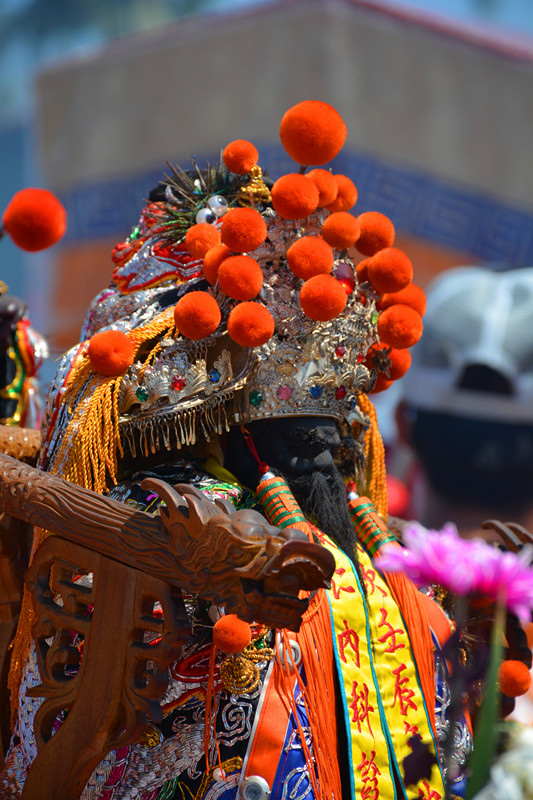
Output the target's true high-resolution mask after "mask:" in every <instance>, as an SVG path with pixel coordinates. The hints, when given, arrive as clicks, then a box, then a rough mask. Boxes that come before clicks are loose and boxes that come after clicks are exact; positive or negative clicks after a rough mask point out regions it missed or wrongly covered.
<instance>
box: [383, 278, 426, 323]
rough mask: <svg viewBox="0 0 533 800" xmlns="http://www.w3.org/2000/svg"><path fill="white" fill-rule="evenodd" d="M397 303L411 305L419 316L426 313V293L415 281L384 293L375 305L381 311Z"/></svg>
mask: <svg viewBox="0 0 533 800" xmlns="http://www.w3.org/2000/svg"><path fill="white" fill-rule="evenodd" d="M397 303H402V305H404V306H411V308H414V310H415V311H418V313H419V314H420V316H421V317H423V316H424V314H425V313H426V307H427V300H426V295H425V294H424V292H423V290H422V289H421V288H420V286H417V285H416V283H410V284H409V286H406V287H405V289H400V291H399V292H393V293H388V292H387V293H385V294H384V295H383V297H381V299H380V300H379V302H378V303H377V304H376V305H377V308H378V309H379V310H380V311H383V310H384V309H385V308H388V307H389V306H394V305H396V304H397Z"/></svg>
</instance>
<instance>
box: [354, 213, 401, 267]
mask: <svg viewBox="0 0 533 800" xmlns="http://www.w3.org/2000/svg"><path fill="white" fill-rule="evenodd" d="M357 219H358V220H359V224H360V225H361V235H360V236H359V239H358V240H357V244H356V245H355V246H356V247H357V249H358V250H359V252H360V253H362V254H363V255H364V256H373V255H374V254H375V253H377V252H378V250H383V248H384V247H391V246H392V245H393V244H394V237H395V235H396V234H395V231H394V225H393V224H392V222H391V221H390V219H389V218H388V217H386V216H385V214H380V213H379V211H365V213H364V214H359V216H358V217H357Z"/></svg>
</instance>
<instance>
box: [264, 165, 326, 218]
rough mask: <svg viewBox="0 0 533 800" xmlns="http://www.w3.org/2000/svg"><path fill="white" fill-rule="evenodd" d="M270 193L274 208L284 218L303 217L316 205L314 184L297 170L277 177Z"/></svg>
mask: <svg viewBox="0 0 533 800" xmlns="http://www.w3.org/2000/svg"><path fill="white" fill-rule="evenodd" d="M271 194H272V205H273V207H274V210H275V211H276V212H277V213H278V214H279V215H280V217H285V219H303V218H304V217H308V216H309V214H311V213H312V212H313V211H314V210H315V209H316V207H317V206H318V197H319V195H318V189H317V188H316V186H315V184H314V183H313V182H312V181H310V180H309V178H306V176H305V175H299V174H298V173H297V172H294V173H290V174H289V175H282V176H281V178H278V180H277V181H276V183H275V184H274V186H273V187H272V191H271Z"/></svg>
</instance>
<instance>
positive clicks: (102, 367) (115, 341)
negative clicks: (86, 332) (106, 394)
mask: <svg viewBox="0 0 533 800" xmlns="http://www.w3.org/2000/svg"><path fill="white" fill-rule="evenodd" d="M87 352H88V354H89V361H90V362H91V366H92V368H93V369H94V370H95V372H99V373H100V375H105V376H106V377H108V378H110V377H113V376H117V375H123V374H124V373H125V372H126V370H127V369H128V367H130V366H131V365H132V364H133V356H134V354H135V346H134V344H133V342H130V340H129V339H128V337H127V336H126V334H125V333H124V332H123V331H114V330H109V331H100V332H99V333H95V334H94V336H91V338H90V340H89V347H88V350H87Z"/></svg>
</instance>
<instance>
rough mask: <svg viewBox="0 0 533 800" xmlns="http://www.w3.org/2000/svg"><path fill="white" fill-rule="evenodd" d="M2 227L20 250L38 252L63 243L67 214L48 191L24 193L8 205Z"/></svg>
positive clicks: (16, 194) (19, 193) (30, 189)
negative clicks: (58, 242) (61, 240)
mask: <svg viewBox="0 0 533 800" xmlns="http://www.w3.org/2000/svg"><path fill="white" fill-rule="evenodd" d="M2 225H3V227H4V230H5V231H6V232H7V233H8V234H9V235H10V236H11V238H12V239H13V241H14V242H15V244H16V245H18V247H21V248H22V250H28V251H30V252H36V251H37V250H44V249H45V248H46V247H51V246H52V245H53V244H55V243H56V242H57V241H59V239H61V237H62V236H63V234H64V233H65V230H66V228H67V212H66V211H65V209H64V207H63V206H62V204H61V203H60V202H59V200H58V199H57V197H56V196H55V195H54V194H52V192H49V191H48V190H47V189H34V188H28V189H21V190H20V192H16V193H15V194H14V195H13V197H12V198H11V200H10V201H9V203H8V205H7V208H6V210H5V211H4V215H3V217H2Z"/></svg>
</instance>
